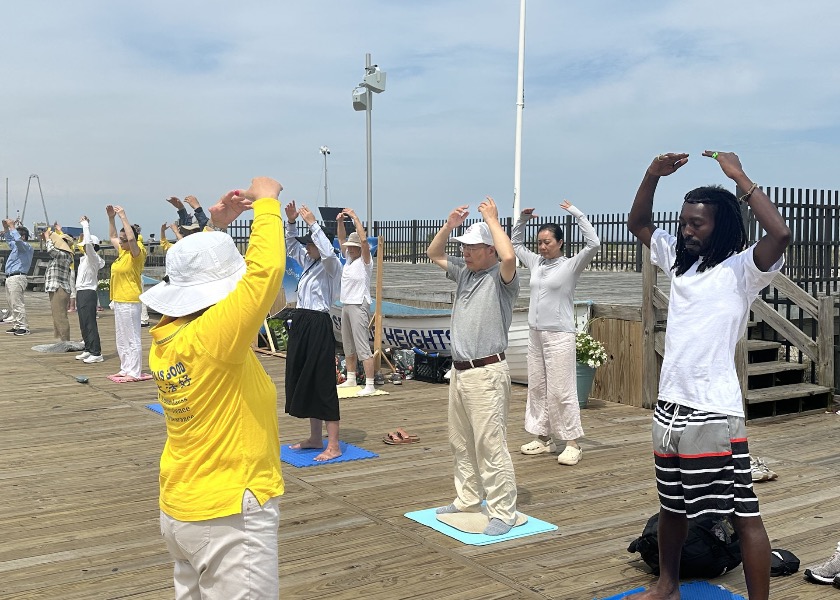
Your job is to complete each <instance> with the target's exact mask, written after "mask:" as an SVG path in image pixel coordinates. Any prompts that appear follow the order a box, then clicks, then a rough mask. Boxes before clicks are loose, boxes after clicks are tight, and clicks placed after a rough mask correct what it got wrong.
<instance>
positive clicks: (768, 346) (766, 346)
mask: <svg viewBox="0 0 840 600" xmlns="http://www.w3.org/2000/svg"><path fill="white" fill-rule="evenodd" d="M781 346H782V345H781V344H780V343H779V342H771V341H767V340H747V352H754V351H756V350H773V349H775V350H778V349H779V348H780V347H781Z"/></svg>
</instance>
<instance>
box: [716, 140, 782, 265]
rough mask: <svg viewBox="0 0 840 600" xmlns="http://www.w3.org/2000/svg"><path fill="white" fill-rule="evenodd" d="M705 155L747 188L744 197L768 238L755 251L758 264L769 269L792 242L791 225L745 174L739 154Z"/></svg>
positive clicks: (727, 174)
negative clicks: (789, 225)
mask: <svg viewBox="0 0 840 600" xmlns="http://www.w3.org/2000/svg"><path fill="white" fill-rule="evenodd" d="M703 156H708V157H710V158H714V159H715V160H717V162H718V164H719V165H720V168H721V170H722V171H723V172H724V174H725V175H726V176H727V177H729V179H731V180H732V181H734V182H735V184H736V185H737V186H738V188H740V189H742V190H745V194H744V196H741V199H743V201H744V202H746V203H747V205H748V206H749V207H750V210H752V212H753V214H754V215H755V218H756V220H757V221H758V222H759V224H761V227H762V228H763V229H764V231H765V235H764V237H762V238H761V239H760V240H758V243H757V244H756V246H755V250H754V251H753V259H754V260H755V266H756V267H758V268H759V269H760V270H762V271H765V272H766V271H769V270H770V268H771V267H772V266H773V265H774V264H776V262H777V261H778V260H779V259H780V258H781V257H782V255H783V254H784V253H785V249H786V248H787V246H788V244H789V243H790V228H789V227H788V226H787V224H786V223H785V221H784V219H782V215H780V214H779V211H778V210H777V209H776V207H775V206H773V203H772V202H771V201H770V198H768V197H767V194H765V193H764V191H763V190H762V189H761V188H760V187H758V185H757V184H755V183H753V181H752V180H751V179H750V178H749V177H747V175H746V173H744V168H743V167H742V166H741V160H740V159H739V158H738V155H737V154H735V153H734V152H713V151H712V150H706V151H705V152H703Z"/></svg>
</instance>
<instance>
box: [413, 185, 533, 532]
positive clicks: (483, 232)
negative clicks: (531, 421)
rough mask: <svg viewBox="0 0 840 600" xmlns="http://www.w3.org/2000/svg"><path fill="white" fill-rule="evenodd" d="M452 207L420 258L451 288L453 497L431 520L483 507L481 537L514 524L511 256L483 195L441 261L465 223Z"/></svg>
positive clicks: (514, 287)
mask: <svg viewBox="0 0 840 600" xmlns="http://www.w3.org/2000/svg"><path fill="white" fill-rule="evenodd" d="M468 208H469V207H468V206H467V205H464V206H459V207H458V208H456V209H455V210H453V211H452V213H450V215H449V218H448V219H447V220H446V223H445V224H444V226H443V227H441V228H440V231H438V232H437V235H435V238H434V239H433V240H432V243H431V244H429V249H428V250H427V251H426V254H427V255H428V257H429V258H430V259H431V260H432V262H434V263H435V264H436V265H438V266H439V267H440V268H442V269H444V270H446V276H447V277H448V278H449V279H452V280H453V281H455V283H456V284H457V290H456V292H455V303H454V305H453V307H452V332H451V339H452V365H453V369H452V372H451V376H450V380H449V443H450V445H451V447H452V453H453V454H454V455H455V492H456V494H457V497H456V498H455V500H454V501H453V502H452V504H450V505H449V506H444V507H441V508H439V509H437V512H438V514H441V513H454V512H479V511H480V510H481V502H482V500H486V501H487V509H488V512H489V515H490V523H489V524H488V525H487V528H486V529H485V530H484V533H485V534H486V535H503V534H505V533H507V532H508V531H510V529H511V527H513V525H514V523H515V522H516V478H515V477H514V474H513V461H512V460H511V458H510V453H509V452H508V448H507V416H508V407H509V405H510V374H509V370H508V365H507V361H506V360H505V350H506V349H507V346H508V328H509V327H510V321H511V318H512V316H513V304H514V302H515V301H516V297H517V296H518V295H519V277H518V276H517V274H516V255H515V254H514V252H513V245H512V244H511V242H510V238H508V236H507V235H506V234H505V232H504V230H503V229H502V226H501V224H500V223H499V211H498V209H497V208H496V203H495V202H493V199H492V198H490V197H489V196H488V197H487V199H486V200H485V201H484V202H482V203H481V204H480V205H479V207H478V212H480V213H481V216H482V217H483V218H484V222H483V223H474V224H473V225H470V227H469V228H468V229H467V231H466V232H465V233H464V235H462V236H460V237H456V238H453V239H454V240H455V241H457V242H460V243H461V248H462V249H463V254H464V257H463V258H460V257H456V256H448V255H447V254H446V243H447V241H448V238H449V235H450V233H451V232H452V231H453V230H454V229H456V228H457V227H460V226H461V225H462V224H463V223H464V220H465V219H466V218H467V215H468V214H469V211H468V210H467V209H468Z"/></svg>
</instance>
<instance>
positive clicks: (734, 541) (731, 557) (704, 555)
mask: <svg viewBox="0 0 840 600" xmlns="http://www.w3.org/2000/svg"><path fill="white" fill-rule="evenodd" d="M658 526H659V514H658V513H657V514H655V515H653V516H652V517H651V518H650V519H648V522H647V525H645V529H644V531H643V532H642V535H641V536H640V537H639V538H637V539H635V540H634V541H633V542H632V543H631V544H630V546H629V547H628V548H627V551H628V552H639V553H640V554H641V555H642V560H643V561H645V562H646V563H647V565H648V566H649V567H650V568H651V570H652V571H653V574H654V575H657V576H658V575H659V538H658V535H657V527H658ZM740 564H741V547H740V545H739V544H738V534H737V533H736V532H735V528H734V527H733V526H732V521H731V520H730V519H729V517H728V516H725V515H723V516H722V515H714V514H711V515H700V516H699V517H697V518H696V519H689V520H688V537H687V538H686V540H685V544H684V545H683V549H682V558H681V559H680V577H681V578H702V579H710V578H712V577H719V576H720V575H723V574H724V573H726V572H727V571H731V570H732V569H734V568H735V567H737V566H738V565H740Z"/></svg>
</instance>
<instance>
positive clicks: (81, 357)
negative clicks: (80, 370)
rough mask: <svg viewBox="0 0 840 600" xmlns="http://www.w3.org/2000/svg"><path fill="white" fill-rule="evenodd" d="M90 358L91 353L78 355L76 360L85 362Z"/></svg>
mask: <svg viewBox="0 0 840 600" xmlns="http://www.w3.org/2000/svg"><path fill="white" fill-rule="evenodd" d="M88 356H90V352H82V353H81V354H77V355H76V360H84V359H86V358H87V357H88Z"/></svg>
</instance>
